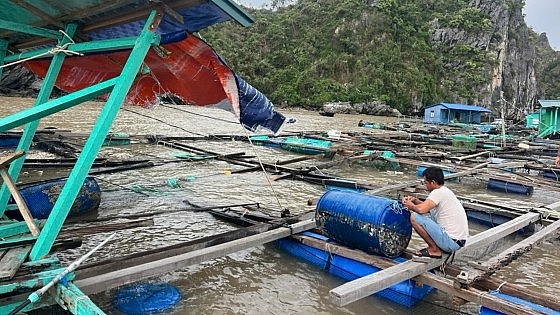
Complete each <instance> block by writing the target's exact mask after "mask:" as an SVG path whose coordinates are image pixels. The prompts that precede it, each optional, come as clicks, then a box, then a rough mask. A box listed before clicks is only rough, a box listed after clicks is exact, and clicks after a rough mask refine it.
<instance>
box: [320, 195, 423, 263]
mask: <svg viewBox="0 0 560 315" xmlns="http://www.w3.org/2000/svg"><path fill="white" fill-rule="evenodd" d="M315 220H316V222H317V227H318V228H319V229H320V230H322V232H323V234H325V235H327V236H329V237H330V238H333V239H335V240H337V241H339V242H340V243H342V244H344V245H346V246H348V247H351V248H357V249H360V250H363V251H365V252H366V253H369V254H378V255H383V256H387V257H397V256H399V255H401V254H402V253H403V252H404V250H405V249H406V248H407V246H408V243H409V242H410V238H411V235H412V225H411V223H410V214H409V212H408V211H407V210H406V209H404V207H403V205H402V203H400V202H399V201H396V200H392V199H388V198H383V197H377V196H370V195H363V194H360V193H356V192H349V191H340V190H330V191H328V192H326V193H325V194H323V196H321V198H320V199H319V201H318V202H317V209H316V211H315Z"/></svg>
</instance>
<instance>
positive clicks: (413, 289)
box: [275, 232, 433, 307]
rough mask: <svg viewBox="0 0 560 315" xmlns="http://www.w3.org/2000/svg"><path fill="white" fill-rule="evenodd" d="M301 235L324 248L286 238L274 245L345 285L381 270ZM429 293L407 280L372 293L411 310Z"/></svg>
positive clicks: (327, 240)
mask: <svg viewBox="0 0 560 315" xmlns="http://www.w3.org/2000/svg"><path fill="white" fill-rule="evenodd" d="M302 235H304V236H308V237H311V238H314V239H317V240H320V241H323V242H325V246H320V247H321V248H317V247H313V246H310V245H307V244H303V243H301V242H298V241H296V240H293V239H291V238H289V237H286V238H283V239H280V240H277V241H276V242H275V243H276V246H277V247H278V248H280V249H282V250H284V251H286V252H288V253H290V254H292V255H294V256H296V257H298V258H300V259H302V260H305V261H307V262H309V263H312V264H314V265H316V266H319V267H321V269H323V270H325V271H328V272H329V273H330V274H332V275H334V276H337V277H340V278H342V279H344V280H347V281H352V280H355V279H358V278H361V277H364V276H367V275H370V274H373V273H376V272H378V271H380V270H381V268H378V267H375V266H372V265H370V264H367V263H364V262H361V261H358V260H354V259H352V258H348V257H344V256H341V255H339V254H336V253H331V252H330V251H329V247H328V244H333V243H335V244H336V242H335V241H333V240H332V239H330V238H328V237H326V236H323V235H319V234H316V233H312V232H303V233H302ZM393 260H394V261H395V262H397V263H401V262H404V261H405V259H404V258H402V257H397V258H393ZM432 290H433V288H432V287H431V286H429V285H421V286H419V285H417V283H416V282H415V281H414V280H412V279H408V280H405V281H401V282H399V283H396V284H394V285H392V286H390V287H388V288H386V289H383V290H381V291H379V292H377V293H375V295H376V296H380V297H383V298H386V299H388V300H390V301H393V302H395V303H398V304H400V305H402V306H405V307H412V306H414V305H415V304H416V303H418V302H419V301H421V300H422V299H423V298H424V297H425V296H426V295H427V294H428V293H430V292H431V291H432Z"/></svg>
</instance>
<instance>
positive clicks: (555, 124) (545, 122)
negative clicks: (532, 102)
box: [538, 100, 560, 138]
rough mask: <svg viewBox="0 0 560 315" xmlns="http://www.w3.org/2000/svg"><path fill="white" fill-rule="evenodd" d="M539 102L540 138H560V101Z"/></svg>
mask: <svg viewBox="0 0 560 315" xmlns="http://www.w3.org/2000/svg"><path fill="white" fill-rule="evenodd" d="M538 102H539V104H540V105H541V109H540V111H539V135H538V137H539V138H548V137H550V136H552V135H556V137H558V136H560V115H559V112H560V100H538Z"/></svg>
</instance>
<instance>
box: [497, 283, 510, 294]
mask: <svg viewBox="0 0 560 315" xmlns="http://www.w3.org/2000/svg"><path fill="white" fill-rule="evenodd" d="M506 283H507V281H504V282H502V283H500V285H499V286H498V288H496V292H500V289H501V288H502V286H503V285H504V284H506Z"/></svg>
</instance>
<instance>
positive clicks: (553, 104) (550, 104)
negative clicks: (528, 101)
mask: <svg viewBox="0 0 560 315" xmlns="http://www.w3.org/2000/svg"><path fill="white" fill-rule="evenodd" d="M538 102H539V104H541V106H542V107H560V100H538Z"/></svg>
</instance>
